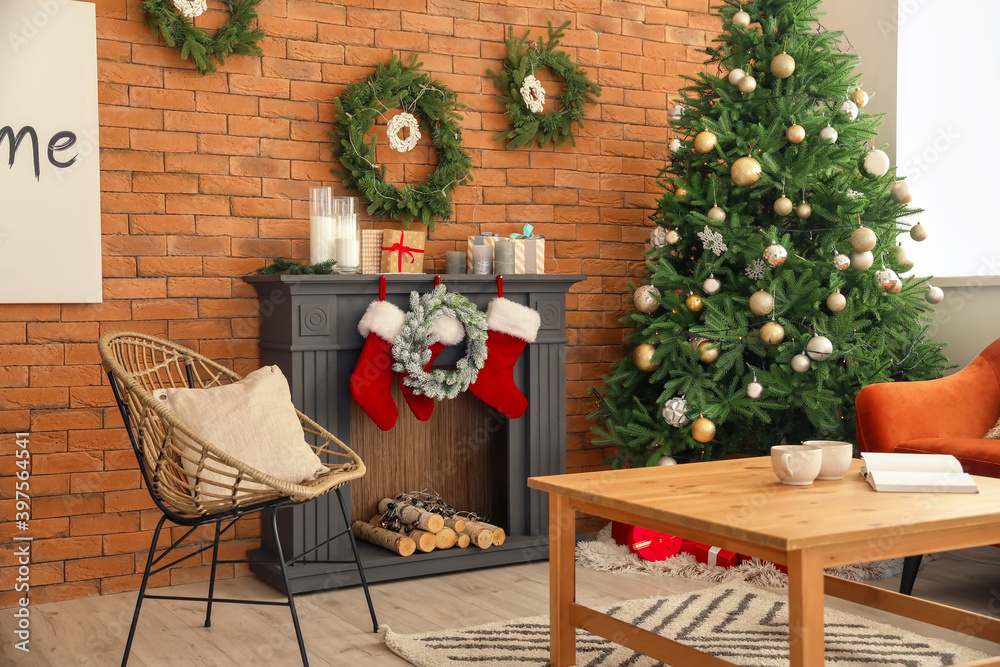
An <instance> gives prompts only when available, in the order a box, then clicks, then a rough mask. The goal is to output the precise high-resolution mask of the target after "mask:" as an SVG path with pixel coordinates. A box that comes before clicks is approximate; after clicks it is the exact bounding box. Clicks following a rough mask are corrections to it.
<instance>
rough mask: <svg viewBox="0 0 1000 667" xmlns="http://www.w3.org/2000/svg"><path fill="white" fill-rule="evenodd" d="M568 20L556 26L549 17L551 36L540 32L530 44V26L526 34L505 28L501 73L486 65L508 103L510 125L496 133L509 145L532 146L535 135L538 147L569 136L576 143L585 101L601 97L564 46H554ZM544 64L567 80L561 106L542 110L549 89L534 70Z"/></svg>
mask: <svg viewBox="0 0 1000 667" xmlns="http://www.w3.org/2000/svg"><path fill="white" fill-rule="evenodd" d="M569 24H570V22H569V21H566V22H565V23H563V24H562V25H561V26H559V27H558V28H555V29H553V27H552V22H551V21H549V35H548V39H545V38H544V37H539V38H538V41H537V42H535V43H532V44H528V37H529V36H530V35H531V31H530V30H528V31H526V32H525V33H524V36H523V37H514V28H513V27H512V26H511V27H508V28H507V57H506V58H504V61H503V69H502V70H501V71H500V72H499V73H497V72H494V71H493V70H487V74H489V75H490V76H491V77H493V80H494V81H495V82H496V85H497V88H499V89H500V91H501V92H500V94H499V95H497V98H498V99H500V100H502V101H503V102H504V104H505V105H506V107H507V118H508V119H509V120H510V129H509V130H508V131H506V132H503V133H501V134H499V135H497V137H496V140H497V141H500V140H502V139H507V140H508V143H507V148H520V147H521V146H526V145H530V144H531V142H532V141H533V140H535V139H537V140H538V147H539V148H541V147H542V146H544V145H545V144H546V143H548V142H549V141H551V142H552V145H553V146H559V145H560V144H562V143H564V142H565V141H566V140H567V139H569V140H570V141H571V142H572V143H573V145H574V146H575V145H576V139H575V138H574V137H573V125H574V124H575V125H579V126H580V127H583V117H584V115H585V114H586V112H587V105H588V104H595V103H596V102H597V98H598V97H599V96H600V94H601V88H600V86H598V85H597V84H595V83H594V82H593V81H591V80H590V79H588V78H587V74H586V72H584V71H583V69H582V68H581V67H580V66H579V65H577V64H576V63H575V62H573V61H572V60H570V57H569V55H568V54H567V53H566V52H565V51H557V50H556V47H557V46H559V40H560V39H562V36H563V33H564V32H565V31H566V27H567V26H568V25H569ZM542 67H548V68H549V69H551V70H552V71H553V72H554V73H555V74H556V76H558V77H560V78H561V79H562V80H563V93H562V95H559V96H558V97H557V98H556V99H557V100H558V102H559V107H560V108H559V109H558V110H557V111H550V112H549V113H542V105H543V104H544V103H545V89H544V88H543V87H542V85H541V83H540V82H539V81H538V80H537V79H536V78H535V70H538V69H541V68H542Z"/></svg>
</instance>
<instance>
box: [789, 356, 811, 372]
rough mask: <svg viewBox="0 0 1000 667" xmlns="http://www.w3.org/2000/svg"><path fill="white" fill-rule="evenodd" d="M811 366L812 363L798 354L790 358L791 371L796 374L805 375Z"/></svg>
mask: <svg viewBox="0 0 1000 667" xmlns="http://www.w3.org/2000/svg"><path fill="white" fill-rule="evenodd" d="M811 365H812V362H811V361H809V357H807V356H806V355H804V354H801V353H799V354H796V355H795V356H794V357H792V370H793V371H795V372H796V373H805V372H806V371H807V370H809V366H811Z"/></svg>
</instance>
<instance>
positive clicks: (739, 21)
mask: <svg viewBox="0 0 1000 667" xmlns="http://www.w3.org/2000/svg"><path fill="white" fill-rule="evenodd" d="M733 23H735V24H736V25H738V26H740V27H741V28H745V27H747V26H748V25H750V15H749V14H747V13H746V12H745V11H743V10H742V9H741V10H740V11H738V12H736V13H735V14H733Z"/></svg>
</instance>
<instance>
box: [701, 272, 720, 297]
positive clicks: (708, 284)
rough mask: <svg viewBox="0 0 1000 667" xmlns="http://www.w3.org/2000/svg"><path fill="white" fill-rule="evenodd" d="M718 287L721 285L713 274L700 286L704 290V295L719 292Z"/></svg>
mask: <svg viewBox="0 0 1000 667" xmlns="http://www.w3.org/2000/svg"><path fill="white" fill-rule="evenodd" d="M720 287H722V283H720V282H719V279H718V278H716V277H715V274H714V273H713V274H711V275H709V276H708V278H705V282H703V283H702V284H701V288H702V289H703V290H705V294H715V293H716V292H718V291H719V288H720Z"/></svg>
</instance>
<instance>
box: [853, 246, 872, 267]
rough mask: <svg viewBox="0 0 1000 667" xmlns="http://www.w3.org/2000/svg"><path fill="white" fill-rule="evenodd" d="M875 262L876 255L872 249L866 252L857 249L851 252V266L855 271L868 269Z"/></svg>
mask: <svg viewBox="0 0 1000 667" xmlns="http://www.w3.org/2000/svg"><path fill="white" fill-rule="evenodd" d="M874 263H875V255H873V254H872V251H871V250H866V251H865V252H858V251H857V250H855V251H854V252H852V253H851V268H852V269H854V270H855V271H867V270H868V269H870V268H872V264H874Z"/></svg>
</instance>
